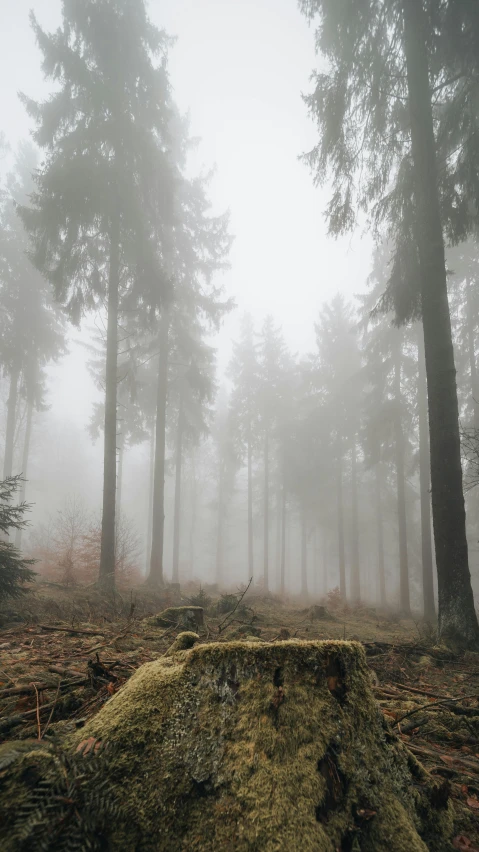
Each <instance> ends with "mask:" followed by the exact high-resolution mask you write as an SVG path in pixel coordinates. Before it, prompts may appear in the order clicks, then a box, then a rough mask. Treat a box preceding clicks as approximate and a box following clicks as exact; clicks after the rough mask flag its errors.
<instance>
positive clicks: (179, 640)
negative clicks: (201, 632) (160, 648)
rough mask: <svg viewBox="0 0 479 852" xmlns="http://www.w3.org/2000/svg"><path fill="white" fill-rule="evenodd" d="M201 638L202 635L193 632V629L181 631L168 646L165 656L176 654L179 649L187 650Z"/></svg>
mask: <svg viewBox="0 0 479 852" xmlns="http://www.w3.org/2000/svg"><path fill="white" fill-rule="evenodd" d="M199 638H200V637H199V636H198V634H197V633H192V632H191V631H186V632H185V633H179V634H178V636H177V637H176V639H175V641H174V642H173V644H172V645H170V647H169V648H168V650H167V652H166V654H165V657H171V656H172V654H176V653H177V651H187V650H188V649H189V648H192V647H193V645H196V643H197V642H198V640H199Z"/></svg>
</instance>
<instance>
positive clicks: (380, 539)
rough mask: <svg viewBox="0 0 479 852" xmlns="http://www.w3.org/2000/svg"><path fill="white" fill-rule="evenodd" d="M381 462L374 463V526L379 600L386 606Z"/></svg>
mask: <svg viewBox="0 0 479 852" xmlns="http://www.w3.org/2000/svg"><path fill="white" fill-rule="evenodd" d="M381 473H382V471H381V462H380V461H378V463H377V464H376V476H375V477H374V481H375V486H376V487H375V497H376V527H377V544H378V582H379V602H380V604H381V606H386V577H385V574H384V530H383V504H382V481H381V480H382V476H381Z"/></svg>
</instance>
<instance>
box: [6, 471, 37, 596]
mask: <svg viewBox="0 0 479 852" xmlns="http://www.w3.org/2000/svg"><path fill="white" fill-rule="evenodd" d="M19 486H20V477H19V476H12V477H9V478H8V479H5V480H3V481H2V482H0V533H1V534H2V540H1V541H0V602H1V601H3V600H5V599H6V598H18V597H20V596H21V595H22V594H24V593H25V592H26V588H25V586H26V585H27V584H28V583H30V582H31V581H32V580H33V579H34V577H35V572H34V571H33V570H32V569H31V567H30V566H31V565H34V564H35V560H34V559H25V558H24V557H23V556H22V554H21V553H20V552H19V551H18V550H17V548H16V547H15V546H14V545H13V544H12V543H11V542H10V541H9V540H8V536H9V535H10V533H11V531H12V530H19V529H24V528H25V527H26V526H27V523H28V521H27V520H26V519H25V517H24V515H25V513H26V512H27V511H28V509H29V506H28V505H27V504H26V503H20V504H19V505H13V500H14V499H15V495H16V493H17V490H18V488H19Z"/></svg>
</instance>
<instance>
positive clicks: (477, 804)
mask: <svg viewBox="0 0 479 852" xmlns="http://www.w3.org/2000/svg"><path fill="white" fill-rule="evenodd" d="M466 802H467V804H468V805H469V807H470V808H474V810H475V811H479V800H478V799H477V796H468V797H467V799H466Z"/></svg>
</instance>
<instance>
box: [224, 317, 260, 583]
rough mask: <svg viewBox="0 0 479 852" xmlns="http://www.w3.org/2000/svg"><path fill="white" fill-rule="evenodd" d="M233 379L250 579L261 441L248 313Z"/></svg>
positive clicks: (232, 403)
mask: <svg viewBox="0 0 479 852" xmlns="http://www.w3.org/2000/svg"><path fill="white" fill-rule="evenodd" d="M229 376H230V378H231V381H232V383H233V389H232V392H231V400H230V423H231V429H232V437H233V442H234V446H235V452H236V453H237V455H238V457H239V458H241V459H243V460H244V458H246V465H247V499H248V578H247V579H248V581H249V579H250V578H251V577H254V557H253V458H254V452H255V449H256V448H257V447H256V445H257V441H258V418H259V415H260V411H259V405H260V400H259V397H258V393H259V383H260V375H259V363H258V344H257V343H256V342H255V332H254V325H253V320H252V317H251V315H250V314H245V315H244V316H243V318H242V321H241V329H240V338H239V340H238V341H237V342H234V343H233V355H232V358H231V362H230V365H229Z"/></svg>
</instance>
